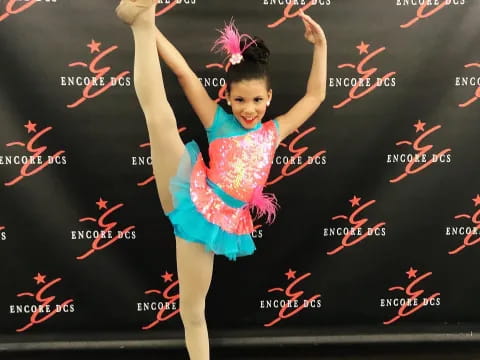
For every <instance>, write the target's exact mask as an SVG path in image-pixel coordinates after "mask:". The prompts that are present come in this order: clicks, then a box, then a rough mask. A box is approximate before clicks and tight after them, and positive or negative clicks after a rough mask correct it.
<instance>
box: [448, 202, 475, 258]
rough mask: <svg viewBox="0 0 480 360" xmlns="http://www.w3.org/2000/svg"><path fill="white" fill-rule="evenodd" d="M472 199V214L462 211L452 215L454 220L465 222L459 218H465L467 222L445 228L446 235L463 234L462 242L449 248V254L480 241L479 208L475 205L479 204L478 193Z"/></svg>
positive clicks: (456, 235) (456, 252) (457, 235)
mask: <svg viewBox="0 0 480 360" xmlns="http://www.w3.org/2000/svg"><path fill="white" fill-rule="evenodd" d="M472 201H473V203H474V209H473V214H471V215H470V214H468V213H464V214H458V215H455V217H454V219H455V220H459V221H460V222H465V220H463V221H462V220H460V219H467V221H468V222H469V224H468V225H467V226H448V227H447V228H446V229H445V235H447V236H455V237H456V238H457V237H459V236H463V240H462V244H460V245H458V246H457V247H455V249H453V250H450V251H449V252H448V253H449V254H450V255H455V254H458V253H460V252H462V251H463V250H465V249H466V248H468V247H470V246H474V245H477V244H478V243H479V242H480V208H479V209H477V206H479V205H480V194H477V196H476V197H474V198H473V199H472Z"/></svg>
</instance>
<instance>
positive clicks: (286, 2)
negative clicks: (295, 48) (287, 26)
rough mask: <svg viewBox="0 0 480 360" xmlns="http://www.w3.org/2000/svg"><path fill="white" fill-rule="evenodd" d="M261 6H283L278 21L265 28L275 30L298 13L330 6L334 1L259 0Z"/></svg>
mask: <svg viewBox="0 0 480 360" xmlns="http://www.w3.org/2000/svg"><path fill="white" fill-rule="evenodd" d="M260 1H261V2H262V4H263V5H268V6H285V8H284V9H283V16H282V17H280V18H279V19H278V20H276V21H274V22H273V23H271V24H268V25H267V27H269V28H270V29H273V28H276V27H277V26H279V25H281V24H283V23H284V22H285V21H287V20H288V19H293V18H296V17H298V16H299V15H300V12H302V11H304V12H305V11H307V10H308V9H309V8H310V7H312V6H316V5H320V6H330V5H331V4H332V2H333V1H334V0H310V1H308V0H260Z"/></svg>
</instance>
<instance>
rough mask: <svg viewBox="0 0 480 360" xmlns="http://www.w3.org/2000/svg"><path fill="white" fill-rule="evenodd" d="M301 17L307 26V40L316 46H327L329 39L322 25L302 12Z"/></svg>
mask: <svg viewBox="0 0 480 360" xmlns="http://www.w3.org/2000/svg"><path fill="white" fill-rule="evenodd" d="M300 17H301V19H302V21H303V24H304V25H305V39H307V41H309V42H311V43H312V44H314V45H324V44H326V43H327V39H326V37H325V33H324V32H323V30H322V28H321V27H320V25H318V24H317V23H316V22H315V20H313V19H312V18H311V17H310V16H308V15H306V14H305V13H304V12H303V11H301V12H300Z"/></svg>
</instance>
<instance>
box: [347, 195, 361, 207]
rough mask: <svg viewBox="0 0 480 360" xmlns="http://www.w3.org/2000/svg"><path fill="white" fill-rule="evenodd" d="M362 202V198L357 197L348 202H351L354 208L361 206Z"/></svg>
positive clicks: (354, 196)
mask: <svg viewBox="0 0 480 360" xmlns="http://www.w3.org/2000/svg"><path fill="white" fill-rule="evenodd" d="M360 200H362V198H359V197H357V195H353V198H351V199H350V200H348V201H350V202H351V203H352V207H354V206H360Z"/></svg>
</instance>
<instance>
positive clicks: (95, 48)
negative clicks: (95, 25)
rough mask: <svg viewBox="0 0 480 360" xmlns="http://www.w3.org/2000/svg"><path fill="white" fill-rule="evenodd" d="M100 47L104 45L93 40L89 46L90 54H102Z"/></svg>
mask: <svg viewBox="0 0 480 360" xmlns="http://www.w3.org/2000/svg"><path fill="white" fill-rule="evenodd" d="M100 45H102V43H100V42H95V40H93V39H92V42H91V43H90V44H88V45H87V47H89V48H90V54H93V53H94V52H100Z"/></svg>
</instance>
